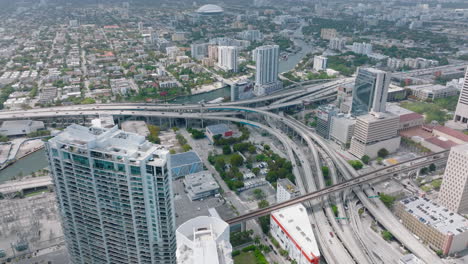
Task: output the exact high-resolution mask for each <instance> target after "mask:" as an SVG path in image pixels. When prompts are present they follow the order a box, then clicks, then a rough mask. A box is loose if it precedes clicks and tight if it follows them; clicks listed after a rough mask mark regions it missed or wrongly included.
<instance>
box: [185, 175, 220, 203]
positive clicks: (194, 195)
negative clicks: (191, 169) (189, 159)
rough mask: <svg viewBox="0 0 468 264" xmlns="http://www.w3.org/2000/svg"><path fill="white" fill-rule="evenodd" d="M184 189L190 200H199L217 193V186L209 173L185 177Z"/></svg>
mask: <svg viewBox="0 0 468 264" xmlns="http://www.w3.org/2000/svg"><path fill="white" fill-rule="evenodd" d="M184 187H185V191H186V192H187V195H188V197H189V198H190V200H192V201H195V200H200V199H204V198H206V197H210V196H214V195H216V194H217V193H219V185H218V183H217V182H216V181H215V179H214V177H213V174H212V173H211V172H209V171H200V172H197V173H192V174H188V175H185V179H184Z"/></svg>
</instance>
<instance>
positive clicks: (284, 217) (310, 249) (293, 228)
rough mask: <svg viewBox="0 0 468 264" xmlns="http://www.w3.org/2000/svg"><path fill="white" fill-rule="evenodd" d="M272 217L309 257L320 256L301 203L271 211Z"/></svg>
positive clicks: (305, 211)
mask: <svg viewBox="0 0 468 264" xmlns="http://www.w3.org/2000/svg"><path fill="white" fill-rule="evenodd" d="M271 216H272V218H273V219H274V220H275V219H276V220H275V221H278V222H279V224H280V225H281V226H282V227H283V228H284V229H285V230H286V231H287V232H288V234H289V235H290V236H291V237H292V238H293V239H294V241H296V243H297V244H298V245H299V246H300V247H301V248H302V251H303V252H304V253H305V254H307V255H308V256H309V257H310V258H311V259H313V258H314V257H319V256H320V251H319V248H318V245H317V241H316V240H315V236H314V231H313V230H312V226H311V224H310V220H309V216H308V215H307V210H306V208H305V207H304V206H303V205H302V204H296V205H293V206H289V207H286V208H284V209H281V210H278V211H275V212H273V213H271Z"/></svg>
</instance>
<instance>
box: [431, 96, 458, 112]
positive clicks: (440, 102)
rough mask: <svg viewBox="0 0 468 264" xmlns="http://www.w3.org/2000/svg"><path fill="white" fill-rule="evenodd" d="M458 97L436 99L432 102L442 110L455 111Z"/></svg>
mask: <svg viewBox="0 0 468 264" xmlns="http://www.w3.org/2000/svg"><path fill="white" fill-rule="evenodd" d="M458 97H459V96H458V95H455V96H449V97H446V98H438V99H435V100H434V104H436V105H437V106H439V107H441V108H443V109H447V110H448V111H455V108H457V103H458Z"/></svg>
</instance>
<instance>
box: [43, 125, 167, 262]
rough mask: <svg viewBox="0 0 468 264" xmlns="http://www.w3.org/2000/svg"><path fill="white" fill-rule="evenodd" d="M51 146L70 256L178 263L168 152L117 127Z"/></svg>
mask: <svg viewBox="0 0 468 264" xmlns="http://www.w3.org/2000/svg"><path fill="white" fill-rule="evenodd" d="M46 147H47V156H48V159H49V167H50V171H51V173H52V177H53V180H54V184H55V192H56V196H57V202H58V206H59V212H60V216H61V218H62V225H63V230H64V236H65V240H66V242H67V247H68V253H69V254H70V257H71V263H82V264H84V263H107V264H128V263H146V264H153V263H158V264H173V263H176V258H175V257H176V255H175V253H176V236H175V216H174V205H173V199H172V197H173V193H172V187H171V182H172V181H171V179H172V177H171V170H170V160H169V151H167V150H165V149H164V147H162V146H159V145H154V144H152V143H150V142H149V141H147V140H146V139H145V137H143V136H140V135H137V134H133V133H126V132H124V131H121V130H119V129H118V128H117V127H116V126H115V127H113V128H111V129H104V128H96V127H84V126H79V125H71V126H69V127H67V128H66V129H65V130H64V131H63V132H61V133H59V134H58V135H57V136H55V137H54V138H52V139H51V140H49V141H48V142H47V143H46Z"/></svg>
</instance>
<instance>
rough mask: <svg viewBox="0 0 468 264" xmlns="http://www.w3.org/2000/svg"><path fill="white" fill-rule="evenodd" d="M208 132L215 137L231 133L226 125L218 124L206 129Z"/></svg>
mask: <svg viewBox="0 0 468 264" xmlns="http://www.w3.org/2000/svg"><path fill="white" fill-rule="evenodd" d="M206 129H207V130H209V131H211V133H212V134H213V135H219V134H224V133H225V132H227V131H231V129H229V127H228V126H227V125H226V124H217V125H211V126H207V127H206Z"/></svg>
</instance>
